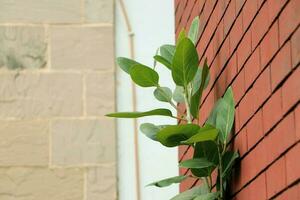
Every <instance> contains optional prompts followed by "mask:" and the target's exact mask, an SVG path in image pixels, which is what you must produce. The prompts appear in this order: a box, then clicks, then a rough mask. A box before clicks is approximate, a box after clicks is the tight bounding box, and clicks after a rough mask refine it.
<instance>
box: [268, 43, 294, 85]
mask: <svg viewBox="0 0 300 200" xmlns="http://www.w3.org/2000/svg"><path fill="white" fill-rule="evenodd" d="M291 70H292V63H291V48H290V43H289V42H288V43H286V44H285V45H284V47H282V48H281V49H280V51H279V53H278V54H277V55H276V57H275V58H274V60H273V61H272V63H271V85H272V90H274V89H275V88H276V86H277V85H278V84H279V83H280V82H281V81H282V80H283V79H284V78H285V76H286V75H287V74H288V73H289V72H290V71H291Z"/></svg>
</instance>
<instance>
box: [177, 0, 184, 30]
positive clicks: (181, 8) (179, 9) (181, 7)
mask: <svg viewBox="0 0 300 200" xmlns="http://www.w3.org/2000/svg"><path fill="white" fill-rule="evenodd" d="M186 3H187V0H182V1H180V3H179V5H178V7H177V9H176V14H175V25H176V27H178V25H179V23H180V20H181V17H182V14H183V12H184V8H185V5H186ZM177 31H178V29H177V30H176V32H177ZM179 32H180V30H179Z"/></svg>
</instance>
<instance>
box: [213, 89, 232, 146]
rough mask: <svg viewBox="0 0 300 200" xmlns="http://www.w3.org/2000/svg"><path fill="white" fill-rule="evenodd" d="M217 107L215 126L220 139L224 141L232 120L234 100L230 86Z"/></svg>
mask: <svg viewBox="0 0 300 200" xmlns="http://www.w3.org/2000/svg"><path fill="white" fill-rule="evenodd" d="M218 109H219V111H218V114H217V118H216V127H217V128H218V129H219V130H220V133H221V134H220V139H221V141H222V142H225V141H227V140H228V136H229V134H230V131H231V129H232V126H233V121H234V100H233V93H232V89H231V88H228V90H227V91H226V93H225V95H224V97H223V98H222V100H221V101H220V105H219V108H218Z"/></svg>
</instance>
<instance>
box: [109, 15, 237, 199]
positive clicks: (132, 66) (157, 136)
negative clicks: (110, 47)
mask: <svg viewBox="0 0 300 200" xmlns="http://www.w3.org/2000/svg"><path fill="white" fill-rule="evenodd" d="M198 31H199V18H198V17H197V18H195V19H194V20H193V22H192V24H191V28H190V30H189V32H188V33H186V31H185V30H184V29H183V30H182V31H181V33H180V35H179V37H178V39H177V43H176V45H170V44H167V45H163V46H161V47H160V48H159V52H158V53H157V55H155V56H154V60H155V62H159V63H161V64H162V65H163V66H165V67H167V68H168V69H169V70H170V73H171V74H172V78H173V81H174V83H175V84H176V88H175V90H174V91H172V90H171V89H170V88H168V87H165V86H161V85H160V84H159V79H160V77H159V74H158V73H157V72H156V71H155V66H154V67H148V66H146V65H143V64H141V63H139V62H136V61H134V60H131V59H128V58H123V57H119V58H117V63H118V65H119V66H120V68H121V69H122V70H123V71H124V72H126V73H128V74H129V75H130V77H131V79H132V81H133V82H134V83H135V84H136V85H138V86H140V87H153V88H154V92H153V94H154V96H155V98H156V99H157V100H158V101H162V102H166V103H168V104H170V105H171V106H173V107H174V108H176V107H177V106H176V104H179V103H184V104H185V108H186V112H185V113H183V114H182V115H180V116H174V115H173V114H172V112H171V111H170V110H169V109H166V108H158V109H154V110H150V111H146V112H119V113H110V114H107V115H106V116H108V117H117V118H140V117H145V116H154V115H159V116H167V117H171V118H176V119H179V120H180V122H181V123H180V124H173V125H166V124H160V125H157V124H152V123H144V124H141V126H140V130H141V132H143V133H144V134H145V135H146V136H147V137H149V138H150V139H152V140H154V141H156V142H159V143H161V144H162V145H164V146H165V147H168V148H172V147H177V146H180V145H189V146H191V147H192V148H193V149H194V156H193V159H189V160H184V161H182V162H180V163H179V167H181V168H187V169H190V171H191V175H181V176H175V177H171V178H167V179H164V180H160V181H157V182H154V183H151V184H149V186H156V187H167V186H169V185H171V184H175V183H180V182H182V181H184V180H185V179H187V178H195V179H200V182H201V185H200V186H198V187H194V188H192V189H190V190H188V191H186V192H183V193H181V194H178V195H177V196H175V197H173V198H172V200H215V199H219V200H224V199H225V198H226V197H225V192H226V190H227V188H228V181H230V175H231V172H232V170H233V166H234V162H235V161H236V159H237V158H238V157H239V154H238V152H237V151H231V150H230V146H229V139H230V133H231V129H232V126H233V123H234V112H235V107H234V99H233V92H232V89H231V88H230V87H229V88H228V89H227V90H226V92H225V94H224V95H223V97H222V98H220V99H219V100H218V101H217V102H216V104H215V106H214V108H213V109H212V111H211V113H210V115H209V117H208V118H207V120H206V122H205V123H204V124H203V125H199V124H195V123H193V121H196V122H197V121H198V119H199V117H200V116H201V108H202V107H201V99H202V94H203V91H204V90H205V89H206V87H207V85H208V83H209V79H210V78H209V66H208V64H207V60H206V59H205V61H204V64H203V66H201V67H199V57H198V53H197V50H196V42H197V40H198ZM213 172H215V173H214V174H217V175H216V176H217V177H215V179H213V175H212V174H213ZM213 180H215V181H213Z"/></svg>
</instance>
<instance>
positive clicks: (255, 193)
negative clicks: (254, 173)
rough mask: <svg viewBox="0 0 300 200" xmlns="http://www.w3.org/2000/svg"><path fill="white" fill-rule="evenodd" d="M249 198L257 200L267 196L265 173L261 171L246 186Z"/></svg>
mask: <svg viewBox="0 0 300 200" xmlns="http://www.w3.org/2000/svg"><path fill="white" fill-rule="evenodd" d="M248 187H249V189H248V191H249V194H248V199H249V200H258V199H266V198H267V187H266V174H265V173H262V174H261V175H259V176H258V177H257V178H256V179H255V180H254V181H253V182H251V183H250V185H249V186H248Z"/></svg>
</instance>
